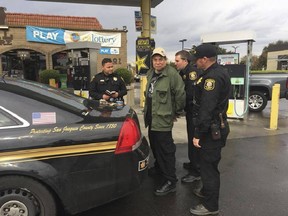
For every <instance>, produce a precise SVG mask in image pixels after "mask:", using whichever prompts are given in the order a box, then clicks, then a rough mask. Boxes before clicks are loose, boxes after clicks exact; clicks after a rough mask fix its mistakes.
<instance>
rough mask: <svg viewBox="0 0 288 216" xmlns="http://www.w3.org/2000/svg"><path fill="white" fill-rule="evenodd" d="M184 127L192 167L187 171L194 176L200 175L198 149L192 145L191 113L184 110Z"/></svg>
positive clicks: (192, 126) (192, 127)
mask: <svg viewBox="0 0 288 216" xmlns="http://www.w3.org/2000/svg"><path fill="white" fill-rule="evenodd" d="M186 128H187V137H188V158H189V161H190V164H191V165H192V168H191V169H190V170H189V173H190V174H192V175H194V176H199V175H200V155H199V154H200V152H199V149H198V148H196V147H195V146H194V145H193V137H194V131H195V127H194V124H193V114H192V113H190V112H186Z"/></svg>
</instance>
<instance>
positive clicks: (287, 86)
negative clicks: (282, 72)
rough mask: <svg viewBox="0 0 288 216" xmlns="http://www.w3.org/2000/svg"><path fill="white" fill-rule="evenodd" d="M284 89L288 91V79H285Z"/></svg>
mask: <svg viewBox="0 0 288 216" xmlns="http://www.w3.org/2000/svg"><path fill="white" fill-rule="evenodd" d="M286 89H288V78H287V79H286Z"/></svg>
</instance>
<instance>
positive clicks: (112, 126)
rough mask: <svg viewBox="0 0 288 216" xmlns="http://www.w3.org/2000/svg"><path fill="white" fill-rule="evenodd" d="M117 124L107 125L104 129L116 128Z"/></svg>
mask: <svg viewBox="0 0 288 216" xmlns="http://www.w3.org/2000/svg"><path fill="white" fill-rule="evenodd" d="M116 127H117V124H107V125H106V128H116Z"/></svg>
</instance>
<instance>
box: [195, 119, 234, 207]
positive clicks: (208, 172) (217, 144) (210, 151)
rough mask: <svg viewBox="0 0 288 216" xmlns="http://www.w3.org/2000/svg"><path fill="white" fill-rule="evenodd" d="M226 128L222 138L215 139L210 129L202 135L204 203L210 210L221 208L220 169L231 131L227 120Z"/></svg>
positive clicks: (201, 168) (222, 131) (201, 169)
mask: <svg viewBox="0 0 288 216" xmlns="http://www.w3.org/2000/svg"><path fill="white" fill-rule="evenodd" d="M225 124H226V127H225V129H221V139H219V140H213V139H212V136H211V132H210V131H209V132H208V133H207V134H205V135H204V136H203V137H200V142H199V144H200V146H201V148H200V173H201V180H202V184H203V188H202V193H203V195H204V196H205V198H203V200H202V201H203V203H202V204H203V205H204V206H205V207H206V208H207V209H208V210H209V211H217V210H218V209H219V191H220V172H219V169H218V165H219V162H220V160H221V150H222V147H224V146H225V145H226V140H227V136H228V134H229V132H230V128H229V125H228V123H227V121H225Z"/></svg>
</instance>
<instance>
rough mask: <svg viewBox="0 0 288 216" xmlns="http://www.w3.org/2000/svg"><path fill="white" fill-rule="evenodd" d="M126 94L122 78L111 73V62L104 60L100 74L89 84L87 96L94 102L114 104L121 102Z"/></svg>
mask: <svg viewBox="0 0 288 216" xmlns="http://www.w3.org/2000/svg"><path fill="white" fill-rule="evenodd" d="M126 94H127V89H126V85H125V82H124V81H123V79H122V77H120V76H119V75H118V74H115V73H113V63H112V60H111V59H110V58H104V59H103V60H102V72H100V73H98V74H96V75H95V76H94V78H93V80H92V81H91V83H90V89H89V96H90V97H91V98H93V99H94V100H100V99H104V100H106V101H110V102H116V101H118V100H121V101H123V96H124V95H126Z"/></svg>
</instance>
